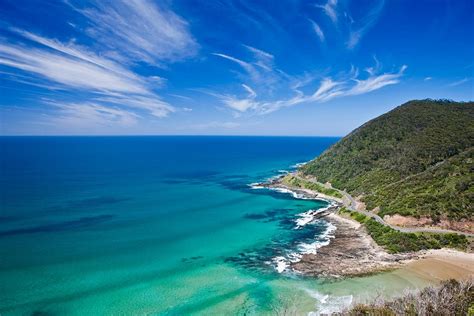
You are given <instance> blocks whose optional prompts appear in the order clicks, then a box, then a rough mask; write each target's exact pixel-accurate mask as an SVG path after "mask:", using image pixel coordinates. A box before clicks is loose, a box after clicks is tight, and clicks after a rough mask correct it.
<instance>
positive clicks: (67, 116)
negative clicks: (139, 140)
mask: <svg viewBox="0 0 474 316" xmlns="http://www.w3.org/2000/svg"><path fill="white" fill-rule="evenodd" d="M45 103H48V104H49V105H51V106H52V107H54V108H56V109H57V111H58V113H56V115H54V117H53V118H51V119H50V120H49V123H54V124H60V125H63V126H67V127H68V128H71V127H72V128H89V127H97V126H105V127H106V126H111V125H119V126H131V125H134V124H135V123H136V122H137V118H138V116H137V114H135V113H133V112H130V111H127V110H124V109H120V108H118V107H110V106H104V105H101V104H97V103H93V102H85V103H65V102H56V101H45Z"/></svg>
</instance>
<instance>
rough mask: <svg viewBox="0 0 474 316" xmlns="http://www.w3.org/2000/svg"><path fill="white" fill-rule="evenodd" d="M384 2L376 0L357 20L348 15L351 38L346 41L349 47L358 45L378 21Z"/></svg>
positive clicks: (383, 0)
mask: <svg viewBox="0 0 474 316" xmlns="http://www.w3.org/2000/svg"><path fill="white" fill-rule="evenodd" d="M384 4H385V0H376V2H375V4H374V5H373V6H372V7H371V8H370V9H369V10H368V11H367V13H366V14H365V15H364V16H362V17H360V18H358V19H356V20H355V19H354V18H353V17H352V16H350V15H349V16H348V19H349V22H348V23H349V39H348V40H347V42H346V45H347V48H349V49H353V48H354V47H356V46H357V44H358V43H359V42H360V40H361V39H362V37H363V36H364V35H365V33H366V32H367V31H368V30H369V29H370V28H371V27H372V26H373V25H374V24H375V22H377V20H378V18H379V16H380V14H381V12H382V9H383V7H384Z"/></svg>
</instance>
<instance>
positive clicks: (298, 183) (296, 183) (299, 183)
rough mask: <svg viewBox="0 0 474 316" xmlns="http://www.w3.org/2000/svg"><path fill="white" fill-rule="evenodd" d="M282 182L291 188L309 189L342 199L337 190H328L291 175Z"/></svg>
mask: <svg viewBox="0 0 474 316" xmlns="http://www.w3.org/2000/svg"><path fill="white" fill-rule="evenodd" d="M281 182H282V183H283V184H285V185H287V186H289V187H295V188H302V189H309V190H313V191H317V192H320V193H322V194H326V195H329V196H333V197H336V198H342V194H341V193H339V192H338V191H337V190H334V189H331V188H326V187H324V186H322V185H320V184H317V183H314V182H311V181H305V180H303V179H299V178H296V177H294V176H292V175H291V174H288V175H286V176H285V177H284V178H283V179H282V181H281Z"/></svg>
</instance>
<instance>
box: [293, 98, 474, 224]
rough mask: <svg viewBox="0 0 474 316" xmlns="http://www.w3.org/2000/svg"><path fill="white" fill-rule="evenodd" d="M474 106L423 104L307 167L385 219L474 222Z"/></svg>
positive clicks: (384, 119)
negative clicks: (375, 209)
mask: <svg viewBox="0 0 474 316" xmlns="http://www.w3.org/2000/svg"><path fill="white" fill-rule="evenodd" d="M473 162H474V102H466V103H458V102H452V101H446V100H439V101H435V100H415V101H410V102H407V103H405V104H403V105H401V106H399V107H397V108H395V109H394V110H392V111H390V112H388V113H386V114H384V115H381V116H379V117H377V118H375V119H373V120H371V121H369V122H367V123H365V124H364V125H362V126H361V127H359V128H357V129H356V130H354V131H353V132H351V133H350V134H349V135H347V136H346V137H344V138H343V139H341V140H340V141H339V142H337V143H336V144H335V145H333V146H332V147H330V148H329V149H328V150H326V151H325V152H324V153H323V154H321V155H320V156H319V157H317V158H316V159H314V160H313V161H311V162H309V163H308V164H306V165H305V166H304V167H302V169H301V172H303V173H304V174H307V175H312V176H315V177H316V178H317V179H318V180H319V181H320V182H327V181H328V182H331V183H332V185H333V186H334V187H336V188H338V189H346V190H347V191H348V192H349V193H351V194H352V195H353V196H359V195H362V196H363V201H364V202H365V203H366V204H367V208H368V209H374V208H375V207H379V208H380V210H379V214H380V215H381V216H384V215H393V214H401V215H405V216H407V215H412V216H415V217H420V216H426V217H430V218H432V219H433V220H435V221H438V220H440V219H444V218H447V219H450V220H462V219H472V217H473V214H474V213H473V205H474V203H473V202H474V185H473V183H474V172H473V171H474V164H473Z"/></svg>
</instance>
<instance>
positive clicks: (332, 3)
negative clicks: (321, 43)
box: [315, 0, 338, 24]
mask: <svg viewBox="0 0 474 316" xmlns="http://www.w3.org/2000/svg"><path fill="white" fill-rule="evenodd" d="M315 6H316V7H317V8H321V9H322V10H323V11H324V13H325V14H326V15H327V16H328V17H329V18H330V19H331V21H332V22H333V23H334V24H337V22H338V12H337V0H328V1H327V2H326V3H325V4H316V5H315Z"/></svg>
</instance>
